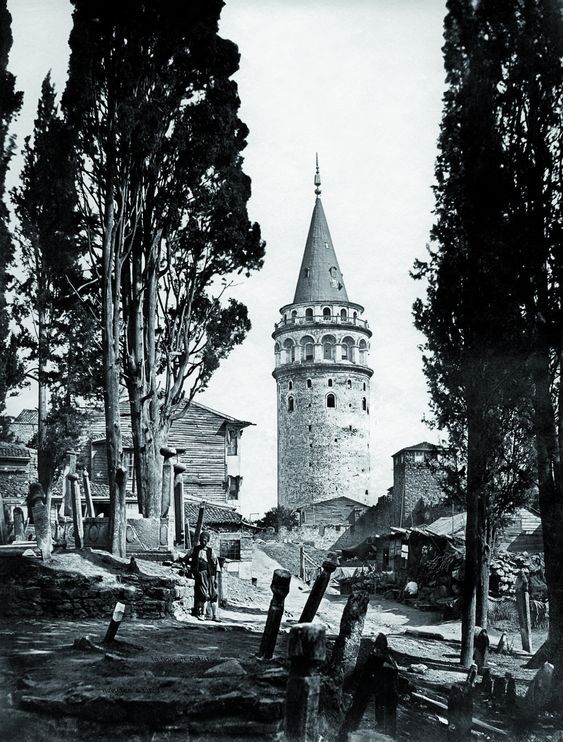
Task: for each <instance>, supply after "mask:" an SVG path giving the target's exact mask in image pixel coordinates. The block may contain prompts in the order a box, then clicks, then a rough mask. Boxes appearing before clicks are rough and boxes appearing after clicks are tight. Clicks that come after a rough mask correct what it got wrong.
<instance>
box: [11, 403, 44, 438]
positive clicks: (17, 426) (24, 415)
mask: <svg viewBox="0 0 563 742" xmlns="http://www.w3.org/2000/svg"><path fill="white" fill-rule="evenodd" d="M38 425H39V413H38V412H37V410H30V409H24V410H22V411H21V412H20V414H19V415H18V416H17V417H15V418H13V420H12V421H11V423H10V428H9V430H10V433H11V434H12V435H13V437H14V443H22V444H23V445H26V446H27V445H29V443H30V441H31V440H32V439H33V438H35V436H36V435H37V430H38Z"/></svg>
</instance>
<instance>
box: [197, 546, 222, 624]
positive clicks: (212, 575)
mask: <svg viewBox="0 0 563 742" xmlns="http://www.w3.org/2000/svg"><path fill="white" fill-rule="evenodd" d="M209 538H210V535H209V531H202V532H201V536H200V537H199V544H198V546H196V547H195V549H194V554H193V561H192V564H193V573H194V577H195V585H194V615H195V616H196V618H198V619H199V620H200V621H205V618H206V609H207V610H209V609H210V611H211V616H212V620H213V621H219V620H220V619H219V618H218V617H217V572H218V570H219V569H220V566H219V563H218V561H217V557H216V556H215V554H214V553H213V549H212V548H211V547H210V546H208V544H209Z"/></svg>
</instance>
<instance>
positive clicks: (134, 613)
mask: <svg viewBox="0 0 563 742" xmlns="http://www.w3.org/2000/svg"><path fill="white" fill-rule="evenodd" d="M108 558H110V559H111V557H109V555H108ZM49 564H50V563H49ZM127 567H128V565H124V568H123V570H122V572H121V573H120V574H116V575H115V576H114V579H107V578H104V576H102V575H101V574H95V573H94V574H91V575H87V574H79V573H77V572H73V571H65V570H57V569H56V560H55V565H51V566H48V565H47V564H45V563H43V562H42V561H40V560H39V559H36V558H31V557H0V616H2V617H16V616H25V617H34V616H37V617H42V618H43V617H47V616H48V617H58V618H69V619H78V618H86V617H88V618H98V617H99V618H108V619H109V618H110V617H111V615H112V612H113V609H114V608H115V604H116V603H117V602H118V601H120V602H122V603H125V604H126V606H127V608H126V611H127V616H128V617H130V618H163V617H165V616H167V615H172V613H173V607H174V605H173V604H174V601H176V600H178V599H181V598H184V597H188V591H189V588H188V587H187V586H183V585H181V584H178V583H177V582H176V581H175V580H174V579H172V578H165V577H161V576H158V577H157V576H153V575H149V574H144V573H143V572H142V571H130V568H129V570H128V568H127Z"/></svg>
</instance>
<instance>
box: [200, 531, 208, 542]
mask: <svg viewBox="0 0 563 742" xmlns="http://www.w3.org/2000/svg"><path fill="white" fill-rule="evenodd" d="M203 536H207V538H211V534H210V533H209V531H202V532H201V533H200V534H199V540H200V541H201V539H202V537H203Z"/></svg>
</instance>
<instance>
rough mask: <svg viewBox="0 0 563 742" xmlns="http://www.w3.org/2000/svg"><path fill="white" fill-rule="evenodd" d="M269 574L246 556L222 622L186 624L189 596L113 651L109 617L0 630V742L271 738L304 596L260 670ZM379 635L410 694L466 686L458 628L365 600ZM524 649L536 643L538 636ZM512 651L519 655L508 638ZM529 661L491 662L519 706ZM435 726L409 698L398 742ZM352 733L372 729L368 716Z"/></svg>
mask: <svg viewBox="0 0 563 742" xmlns="http://www.w3.org/2000/svg"><path fill="white" fill-rule="evenodd" d="M71 556H72V560H69V561H68V562H66V563H65V564H66V566H67V568H68V569H69V570H70V572H73V570H77V569H80V568H81V565H80V563H79V562H78V561H76V560H79V559H80V558H81V557H80V556H79V555H78V554H72V555H71ZM71 561H72V564H71ZM90 564H91V562H90ZM278 566H279V563H278V562H277V561H275V560H274V559H272V557H271V556H268V555H267V554H265V553H264V552H263V551H257V554H256V559H255V563H254V565H253V574H254V575H255V576H256V580H257V585H256V586H253V585H251V584H250V583H248V582H242V581H240V580H238V579H237V578H235V577H231V576H227V575H225V594H226V598H227V603H228V604H227V607H226V608H224V609H223V610H222V611H221V619H222V622H221V623H220V624H215V623H212V622H203V623H202V622H199V621H197V620H196V619H194V618H193V617H192V616H191V615H190V613H189V599H188V598H180V599H178V600H176V601H175V602H174V606H175V611H176V617H175V618H172V617H170V618H165V619H160V620H159V619H155V618H133V617H132V616H131V615H127V613H126V615H125V618H124V620H123V623H122V625H121V627H120V629H119V633H118V641H117V642H116V643H114V644H113V645H112V646H111V647H109V648H108V647H100V642H101V640H102V638H103V636H104V634H105V630H106V627H107V615H108V612H107V611H106V618H104V619H82V620H76V621H69V620H67V619H66V618H62V617H60V618H51V619H46V618H44V617H33V618H26V619H21V618H20V619H10V618H4V619H2V620H0V686H1V692H0V720H1V721H0V730H1V734H0V739H17V740H22V742H36V741H37V742H39V740H44V739H52V740H59V739H60V740H74V739H81V740H83V741H87V740H110V739H111V740H113V739H116V738H122V739H128V740H143V741H144V740H147V742H148V740H149V739H150V740H151V742H152V741H153V740H176V739H178V740H180V739H182V740H185V739H186V738H187V735H188V734H189V737H190V739H192V740H201V741H202V742H203V740H211V739H214V740H215V739H217V738H218V737H220V738H222V739H232V740H245V739H253V738H255V737H260V738H262V739H264V740H268V739H276V738H277V737H278V736H279V730H280V729H281V726H282V716H283V699H284V693H285V684H286V678H287V662H286V660H285V653H286V641H287V632H288V631H289V630H290V628H291V625H292V624H294V623H296V622H297V621H298V620H299V616H300V613H301V610H302V608H303V605H304V604H305V601H306V599H307V594H308V592H309V590H310V588H309V587H308V586H307V585H306V584H304V583H302V582H301V581H300V580H299V579H297V578H295V577H293V578H292V583H291V588H290V592H289V595H288V597H287V599H286V604H285V608H286V612H285V616H284V620H283V623H282V628H281V633H280V637H279V640H278V645H277V648H276V655H275V657H274V660H272V661H271V662H261V661H259V660H257V659H256V652H257V650H258V647H259V644H260V635H261V632H262V630H263V627H264V623H265V618H266V614H267V609H268V604H269V601H270V597H271V591H270V589H269V584H270V580H271V575H272V572H273V569H274V568H277V567H278ZM124 567H125V565H124ZM84 569H93V570H94V572H96V570H98V572H96V574H97V575H98V577H99V567H88V566H86V567H84ZM139 569H140V570H141V571H142V572H143V573H145V577H146V578H147V579H148V578H149V577H150V578H152V579H165V580H167V579H169V578H170V576H172V577H173V572H174V570H172V569H170V568H168V569H167V568H163V567H159V566H156V565H148V564H147V563H142V564H141V563H139ZM62 571H64V569H63V570H62ZM118 572H119V569H118V567H116V566H115V565H113V566H112V565H108V576H107V580H108V581H110V582H111V580H115V579H116V577H117V576H118V574H117V573H118ZM83 576H84V575H83ZM90 576H91V577H92V578H95V577H96V575H95V574H92V575H90ZM147 576H148V577H147ZM143 579H144V578H143ZM149 581H150V580H149ZM118 582H119V581H118ZM184 582H187V581H185V580H184ZM346 600H347V598H346V596H340V595H338V594H337V592H336V591H335V590H334V589H332V588H329V591H328V593H327V595H326V597H325V599H324V600H323V602H322V603H321V607H320V610H319V615H318V620H320V621H321V622H322V623H323V624H324V625H325V626H326V628H327V635H328V636H329V639H330V637H332V638H334V637H335V635H337V634H338V630H339V624H340V618H341V615H342V611H343V608H344V605H345V603H346ZM109 613H111V611H109ZM379 632H383V633H385V634H387V636H388V640H389V644H390V646H391V648H392V650H393V653H394V656H395V659H396V661H397V663H398V665H399V667H400V668H401V671H402V673H403V675H404V677H405V678H407V679H408V680H409V681H410V683H411V685H413V686H416V688H417V690H418V691H419V693H422V694H423V695H426V696H428V697H431V698H434V699H437V700H445V698H446V694H447V688H448V687H449V686H451V684H452V683H454V682H459V681H462V680H463V679H464V678H465V675H466V673H465V671H462V670H460V668H459V665H458V657H459V634H460V627H459V623H457V622H447V623H443V622H441V621H440V619H439V616H438V615H437V614H431V613H427V612H421V611H418V610H416V609H414V608H410V607H407V606H404V605H402V604H399V603H395V602H392V601H388V600H385V599H382V598H380V597H379V596H372V598H371V601H370V605H369V608H368V613H367V616H366V622H365V626H364V631H363V636H364V637H366V638H369V637H373V636H375V635H377V634H378V633H379ZM437 635H438V636H441V637H443V639H439V638H437ZM492 636H493V642H492V643H493V645H494V644H495V641H496V639H497V634H495V632H494V631H493V632H492ZM85 637H88V639H87V640H83V641H79V642H78V643H77V644H76V645H75V640H77V639H81V638H85ZM534 639H535V641H536V643H537V644H538V646H539V642H540V641H541V639H542V636H541V635H540V634H538V635H536V636H535V637H534ZM513 642H514V646H516V647H519V646H520V645H519V643H518V642H519V639H518V637H517V636H515V637H513ZM329 645H330V641H329ZM526 659H527V658H526V657H524V656H522V655H512V656H507V655H494V654H493V655H491V659H490V665H491V668H492V670H493V672H495V673H497V674H499V675H504V673H505V672H507V671H508V672H511V673H512V674H513V675H514V677H515V678H516V684H517V692H518V693H519V694H520V695H523V693H524V691H525V688H526V686H527V684H528V683H529V681H530V680H531V678H532V676H533V674H534V671H533V670H528V669H526V668H525V667H524V665H525V662H526ZM413 665H415V666H416V665H418V666H420V665H424V668H420V667H417V668H414V669H417V670H418V672H416V673H415V672H413V671H412V670H413ZM419 673H422V674H419ZM405 700H406V699H405ZM475 715H476V716H479V718H482V719H484V720H486V721H488V722H489V723H491V724H497V725H500V726H503V727H504V728H505V729H507V730H508V738H509V739H517V738H518V735H519V734H521V733H524V732H525V730H522V729H515V728H513V727H511V725H510V713H507V711H506V709H504V708H500V707H495V706H493V705H492V704H491V703H490V702H485V701H483V702H480V703H479V704H478V706H477V708H476V711H475ZM444 716H445V713H442V714H441V713H440V712H436V711H431V710H429V709H428V708H427V707H426V706H425V705H424V704H421V705H420V706H417V704H416V703H415V702H413V700H412V696H411V697H409V700H408V702H407V703H404V704H403V705H401V706H400V709H399V721H398V733H399V739H404V740H425V739H431V740H433V741H435V742H438V741H439V740H441V739H445V734H446V733H445V725H444ZM363 728H364V729H365V730H366V731H368V730H369V729H372V728H373V718H372V712H371V710H369V711H368V713H366V716H365V718H364V721H363ZM536 732H537V734H538V736H537V738H538V739H554V740H555V739H557V737H556V734H555V728H554V727H553V726H552V727H550V726H549V724H548V725H547V726H545V725H544V727H542V728H538V729H537V730H536ZM333 734H334V730H331V729H325V730H324V735H325V739H327V740H330V739H331V737H332V736H333ZM526 734H528V732H526ZM483 738H485V737H483ZM527 738H529V737H527Z"/></svg>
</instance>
